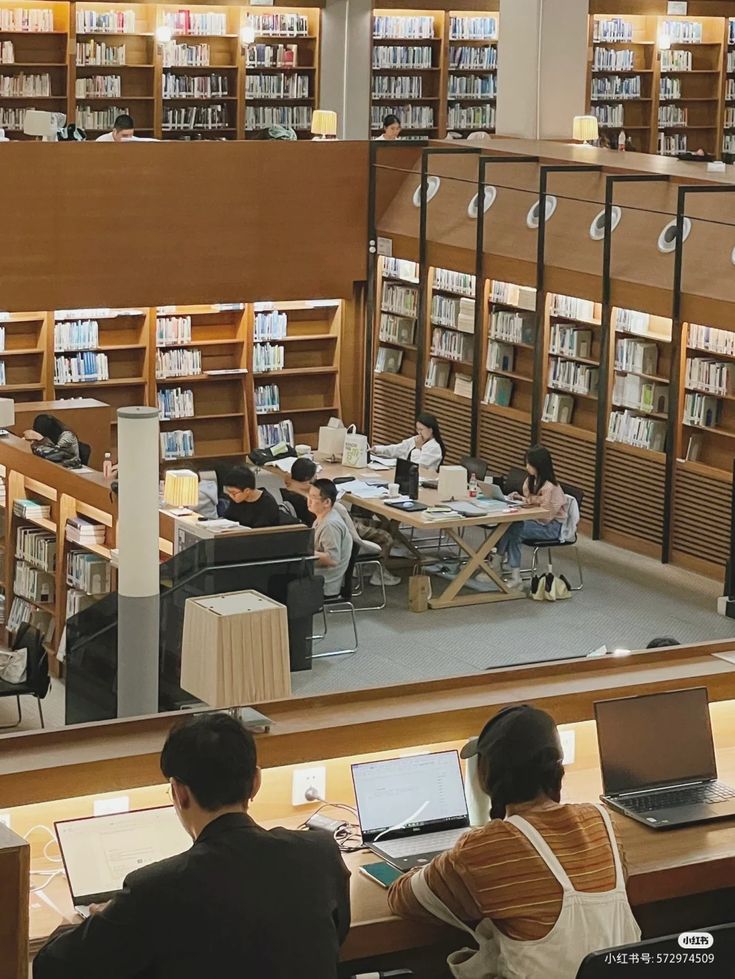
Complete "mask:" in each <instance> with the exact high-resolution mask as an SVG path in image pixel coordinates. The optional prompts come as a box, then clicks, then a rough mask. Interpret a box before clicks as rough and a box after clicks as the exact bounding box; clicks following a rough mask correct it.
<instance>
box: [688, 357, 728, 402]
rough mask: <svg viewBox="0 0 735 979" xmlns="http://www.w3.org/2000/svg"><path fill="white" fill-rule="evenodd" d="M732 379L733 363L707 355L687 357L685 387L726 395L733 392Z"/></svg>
mask: <svg viewBox="0 0 735 979" xmlns="http://www.w3.org/2000/svg"><path fill="white" fill-rule="evenodd" d="M733 380H734V375H733V364H728V363H725V362H724V361H721V360H711V359H710V358H709V357H687V362H686V380H685V384H686V387H688V388H696V389H697V390H698V391H702V392H704V393H706V394H719V395H727V394H732V393H733Z"/></svg>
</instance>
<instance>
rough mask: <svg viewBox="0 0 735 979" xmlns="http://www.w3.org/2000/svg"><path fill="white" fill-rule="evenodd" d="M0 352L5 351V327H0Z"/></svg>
mask: <svg viewBox="0 0 735 979" xmlns="http://www.w3.org/2000/svg"><path fill="white" fill-rule="evenodd" d="M0 350H5V327H4V326H0Z"/></svg>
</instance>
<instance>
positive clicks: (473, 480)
mask: <svg viewBox="0 0 735 979" xmlns="http://www.w3.org/2000/svg"><path fill="white" fill-rule="evenodd" d="M467 495H468V496H469V498H470V499H471V500H474V499H475V497H476V496H477V474H476V473H470V485H469V488H468V491H467Z"/></svg>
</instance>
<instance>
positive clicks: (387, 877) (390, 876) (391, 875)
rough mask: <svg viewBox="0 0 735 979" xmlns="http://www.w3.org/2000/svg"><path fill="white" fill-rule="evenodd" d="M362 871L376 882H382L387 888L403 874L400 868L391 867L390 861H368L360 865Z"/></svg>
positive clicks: (381, 884)
mask: <svg viewBox="0 0 735 979" xmlns="http://www.w3.org/2000/svg"><path fill="white" fill-rule="evenodd" d="M360 873H361V874H364V875H365V876H366V877H369V878H370V880H374V881H375V883H376V884H380V886H381V887H384V888H385V889H386V890H388V888H389V887H390V885H391V884H392V883H393V881H394V880H398V878H399V877H402V876H403V874H402V873H401V871H400V870H396V868H395V867H391V865H390V864H389V863H366V864H365V865H364V866H362V867H360Z"/></svg>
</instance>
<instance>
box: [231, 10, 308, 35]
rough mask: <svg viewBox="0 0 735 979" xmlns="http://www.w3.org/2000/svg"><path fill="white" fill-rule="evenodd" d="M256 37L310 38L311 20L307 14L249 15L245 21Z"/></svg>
mask: <svg viewBox="0 0 735 979" xmlns="http://www.w3.org/2000/svg"><path fill="white" fill-rule="evenodd" d="M245 23H246V26H247V27H252V29H253V30H254V31H255V36H256V37H279V36H283V37H308V34H309V18H308V17H307V16H306V14H297V13H277V14H248V17H247V19H246V21H245Z"/></svg>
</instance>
